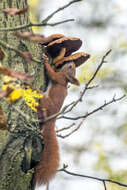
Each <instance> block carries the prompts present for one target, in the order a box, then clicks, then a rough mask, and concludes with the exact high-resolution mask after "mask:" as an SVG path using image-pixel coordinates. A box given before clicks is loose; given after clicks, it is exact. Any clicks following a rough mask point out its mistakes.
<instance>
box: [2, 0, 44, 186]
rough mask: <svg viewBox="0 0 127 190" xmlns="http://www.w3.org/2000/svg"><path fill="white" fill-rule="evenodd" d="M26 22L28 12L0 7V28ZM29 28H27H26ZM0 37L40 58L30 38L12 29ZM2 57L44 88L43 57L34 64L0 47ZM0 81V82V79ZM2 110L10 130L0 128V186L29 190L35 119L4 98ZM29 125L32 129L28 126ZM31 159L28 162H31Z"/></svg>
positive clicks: (38, 144) (16, 1)
mask: <svg viewBox="0 0 127 190" xmlns="http://www.w3.org/2000/svg"><path fill="white" fill-rule="evenodd" d="M26 5H27V0H2V1H0V9H7V8H19V9H22V8H23V7H24V6H26ZM28 22H29V18H28V13H25V14H21V15H15V16H9V15H8V14H6V13H3V12H2V11H0V28H5V27H12V28H13V27H15V26H18V25H23V24H27V23H28ZM26 30H27V31H30V29H26ZM0 40H2V41H4V42H7V43H8V44H10V45H11V46H13V47H15V48H17V49H18V50H21V51H29V52H31V53H32V55H33V57H35V58H36V59H39V60H40V59H42V56H41V55H42V47H41V46H40V45H38V44H33V43H32V42H28V41H24V40H20V39H18V38H17V37H15V36H14V35H13V32H0ZM2 49H3V50H4V53H5V55H6V56H5V58H4V60H3V62H2V64H3V65H4V66H9V67H11V68H15V69H16V70H17V71H23V72H28V73H30V74H31V73H32V74H33V73H34V77H35V80H34V81H33V83H32V86H33V87H36V88H37V89H41V90H42V89H43V88H44V81H45V80H44V70H43V60H42V63H40V64H38V63H36V62H32V63H31V64H28V63H26V61H25V60H24V59H23V58H22V57H20V56H19V55H17V54H16V53H15V52H14V51H10V50H8V49H6V48H3V47H2ZM0 83H1V82H0ZM0 104H1V106H2V109H3V111H4V114H5V117H6V120H7V124H8V127H9V129H10V130H11V131H13V132H12V133H10V132H6V131H4V132H3V131H0V190H8V189H9V190H31V189H33V185H32V184H31V179H32V177H33V173H34V169H31V168H33V167H34V165H35V164H36V162H38V161H39V160H40V155H41V151H42V139H41V137H40V136H39V134H38V132H37V130H36V129H38V123H32V122H31V121H30V120H27V119H26V118H25V117H23V116H22V115H21V114H19V112H18V111H16V110H15V109H14V107H13V106H12V105H11V104H9V103H8V102H7V101H3V100H1V101H0ZM13 105H14V106H15V107H16V108H17V109H18V110H21V111H22V112H23V113H25V114H26V115H28V116H30V118H32V119H37V118H36V113H34V112H33V111H32V110H31V109H30V108H29V107H28V106H27V105H26V104H25V103H24V102H23V101H22V100H19V101H17V102H16V103H14V104H13ZM31 129H32V130H31ZM31 160H32V162H31Z"/></svg>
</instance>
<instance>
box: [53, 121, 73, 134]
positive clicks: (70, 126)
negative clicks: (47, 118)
mask: <svg viewBox="0 0 127 190" xmlns="http://www.w3.org/2000/svg"><path fill="white" fill-rule="evenodd" d="M74 125H75V123H72V124H71V125H69V126H68V127H63V128H62V129H58V130H56V133H59V132H61V131H65V130H68V129H70V128H72V127H73V126H74Z"/></svg>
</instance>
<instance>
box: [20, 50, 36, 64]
mask: <svg viewBox="0 0 127 190" xmlns="http://www.w3.org/2000/svg"><path fill="white" fill-rule="evenodd" d="M19 53H20V56H22V57H24V59H25V60H26V61H27V62H28V63H30V62H31V61H32V60H33V58H32V55H31V53H30V52H28V51H24V52H23V51H20V52H19Z"/></svg>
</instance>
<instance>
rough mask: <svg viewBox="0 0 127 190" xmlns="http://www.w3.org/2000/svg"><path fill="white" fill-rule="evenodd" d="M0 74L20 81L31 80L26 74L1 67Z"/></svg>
mask: <svg viewBox="0 0 127 190" xmlns="http://www.w3.org/2000/svg"><path fill="white" fill-rule="evenodd" d="M0 74H3V75H8V76H11V77H14V78H17V79H20V80H33V77H31V76H30V75H29V74H27V73H21V72H17V71H15V70H14V69H10V68H7V67H3V66H0Z"/></svg>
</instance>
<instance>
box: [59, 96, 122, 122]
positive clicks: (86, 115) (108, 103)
mask: <svg viewBox="0 0 127 190" xmlns="http://www.w3.org/2000/svg"><path fill="white" fill-rule="evenodd" d="M125 97H126V95H123V96H121V97H119V98H115V96H113V98H112V100H110V101H109V102H106V101H105V102H104V104H103V105H101V106H100V107H98V108H96V109H94V110H93V111H91V112H88V113H87V114H85V115H83V116H78V117H67V116H60V117H59V118H58V119H61V118H62V119H63V118H64V119H70V120H78V119H82V118H87V117H88V116H90V115H92V114H94V113H96V112H97V111H100V110H103V108H105V107H106V106H108V105H110V104H112V103H114V102H118V101H120V100H122V99H123V98H125Z"/></svg>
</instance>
